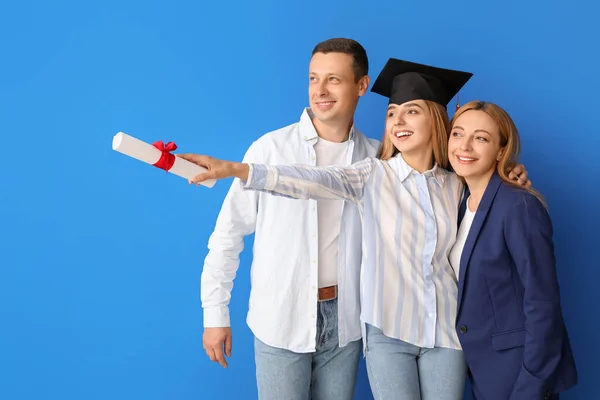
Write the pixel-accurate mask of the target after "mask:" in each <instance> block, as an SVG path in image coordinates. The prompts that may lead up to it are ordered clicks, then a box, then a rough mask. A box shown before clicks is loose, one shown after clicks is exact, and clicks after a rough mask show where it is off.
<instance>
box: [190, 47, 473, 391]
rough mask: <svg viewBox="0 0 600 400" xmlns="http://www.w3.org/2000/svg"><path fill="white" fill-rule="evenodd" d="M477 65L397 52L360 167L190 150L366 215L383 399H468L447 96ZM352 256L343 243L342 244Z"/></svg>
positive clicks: (381, 86) (375, 364) (254, 182)
mask: <svg viewBox="0 0 600 400" xmlns="http://www.w3.org/2000/svg"><path fill="white" fill-rule="evenodd" d="M470 77H471V74H469V73H463V72H458V71H450V70H445V69H440V68H434V67H429V66H424V65H421V64H414V63H409V62H405V61H400V60H395V59H391V60H390V61H388V64H387V65H386V67H385V68H384V69H383V71H382V72H381V74H380V75H379V77H378V79H377V81H376V82H375V84H374V85H373V89H372V90H373V91H375V92H377V93H380V94H382V95H384V96H386V97H389V107H388V110H387V116H386V126H385V134H384V137H383V141H382V147H381V150H380V152H379V154H378V157H376V158H368V159H366V160H364V161H361V162H358V163H355V164H353V165H351V166H349V167H335V166H331V167H310V166H300V165H297V166H266V165H256V164H252V165H248V164H241V163H230V162H226V161H221V160H216V159H213V158H210V157H205V156H197V155H180V157H183V158H185V159H187V160H189V161H193V162H196V163H198V164H199V165H202V166H204V167H206V168H208V169H209V172H207V173H205V174H202V175H199V176H198V177H197V178H195V179H194V180H193V181H194V182H200V181H202V180H205V179H220V178H226V177H230V176H235V177H237V178H239V179H241V180H242V181H243V185H244V187H246V188H248V189H253V190H263V191H267V192H271V193H276V194H278V195H284V196H288V197H292V198H298V199H307V198H312V199H344V200H346V201H349V202H352V203H354V204H356V205H357V206H358V207H359V210H360V212H361V215H362V219H363V225H362V238H363V245H362V247H363V248H362V250H363V251H362V266H361V268H362V270H361V320H362V322H363V329H364V332H363V333H364V335H363V338H364V347H365V354H366V359H367V370H368V375H369V381H370V384H371V388H372V391H373V394H374V396H375V398H376V399H392V398H401V399H406V400H411V399H424V400H428V399H432V400H446V399H448V400H458V399H462V395H463V391H464V382H465V378H466V363H465V359H464V356H463V353H462V350H461V346H460V342H459V340H458V336H457V332H456V329H455V320H456V306H457V296H458V285H457V279H456V276H455V274H454V271H453V270H452V267H451V265H450V263H449V261H448V253H449V252H450V250H451V248H452V245H453V244H454V241H455V239H456V232H457V218H458V206H459V202H460V199H461V195H462V193H463V189H464V186H463V184H462V182H461V180H460V179H459V178H458V177H457V176H456V175H455V174H453V173H451V172H449V171H448V170H447V169H446V167H447V166H448V154H447V144H448V131H447V127H448V125H449V121H448V115H447V112H446V105H447V104H448V102H449V101H450V100H451V99H452V97H454V95H455V94H456V92H457V91H458V90H459V89H460V88H461V87H462V86H463V85H464V84H465V83H466V82H467V80H468V79H469V78H470ZM340 254H342V252H340Z"/></svg>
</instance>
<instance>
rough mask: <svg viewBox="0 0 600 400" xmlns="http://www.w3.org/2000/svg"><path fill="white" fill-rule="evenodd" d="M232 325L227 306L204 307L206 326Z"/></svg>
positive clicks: (221, 326) (222, 326) (223, 326)
mask: <svg viewBox="0 0 600 400" xmlns="http://www.w3.org/2000/svg"><path fill="white" fill-rule="evenodd" d="M229 326H231V323H230V320H229V308H228V307H227V306H216V307H206V308H205V309H204V327H205V328H227V327H229Z"/></svg>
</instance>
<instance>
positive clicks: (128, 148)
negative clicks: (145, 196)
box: [112, 132, 216, 187]
mask: <svg viewBox="0 0 600 400" xmlns="http://www.w3.org/2000/svg"><path fill="white" fill-rule="evenodd" d="M112 148H113V150H115V151H118V152H119V153H122V154H125V155H126V156H129V157H132V158H135V159H137V160H140V161H143V162H145V163H147V164H150V165H154V164H156V162H157V161H158V160H159V159H160V156H161V155H162V152H161V151H160V150H159V149H157V148H156V147H154V146H153V145H151V144H148V143H146V142H144V141H141V140H139V139H136V138H134V137H133V136H129V135H128V134H126V133H123V132H119V133H117V134H116V135H115V136H114V137H113V142H112ZM206 171H208V170H207V169H206V168H203V167H201V166H199V165H197V164H194V163H192V162H189V161H188V160H184V159H183V158H181V157H175V163H174V164H173V166H172V167H171V169H170V170H169V172H170V173H172V174H174V175H177V176H180V177H182V178H185V179H188V180H190V179H192V178H193V177H195V176H196V175H199V174H201V173H203V172H206ZM215 183H216V180H215V179H211V180H207V181H204V182H200V184H201V185H204V186H207V187H213V186H214V185H215Z"/></svg>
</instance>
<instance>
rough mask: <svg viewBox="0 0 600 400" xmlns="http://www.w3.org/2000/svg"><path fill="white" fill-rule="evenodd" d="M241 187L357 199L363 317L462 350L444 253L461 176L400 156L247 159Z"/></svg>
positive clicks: (419, 340) (410, 338) (415, 340)
mask: <svg viewBox="0 0 600 400" xmlns="http://www.w3.org/2000/svg"><path fill="white" fill-rule="evenodd" d="M243 185H244V187H245V188H246V189H254V190H262V191H267V192H273V193H277V194H279V195H283V196H287V197H293V198H298V199H308V198H311V199H338V198H342V199H344V200H346V201H349V202H352V203H355V204H357V206H358V208H359V210H360V214H361V218H362V236H363V241H362V261H361V264H362V265H361V321H362V322H363V327H364V324H365V323H366V324H370V325H373V326H375V327H377V328H379V329H381V330H382V331H383V333H384V334H385V335H386V336H388V337H391V338H396V339H400V340H403V341H406V342H408V343H411V344H414V345H415V346H419V347H425V348H432V347H446V348H452V349H460V348H461V346H460V343H459V341H458V337H457V333H456V330H455V326H454V324H455V319H456V305H457V292H458V289H457V280H456V276H455V274H454V272H453V270H452V267H451V266H450V263H449V260H448V255H449V253H450V250H451V249H452V246H453V244H454V242H455V240H456V231H457V217H458V202H459V200H460V196H461V194H462V191H463V185H462V183H461V181H460V180H459V179H458V177H457V176H456V175H455V174H453V173H451V172H448V171H446V170H444V169H442V168H438V167H437V166H435V167H434V168H433V169H431V170H429V171H426V172H425V173H423V174H420V173H418V172H417V171H415V170H413V169H412V168H411V167H410V166H409V165H408V164H407V163H406V162H405V161H404V159H403V158H402V156H401V155H400V154H398V155H397V156H395V157H394V158H392V159H390V160H385V161H382V160H379V159H376V158H373V157H370V158H367V159H365V160H364V161H360V162H357V163H354V164H352V165H351V166H347V167H336V166H329V167H314V166H305V165H292V166H270V165H259V164H250V175H249V177H248V181H247V182H245V183H243Z"/></svg>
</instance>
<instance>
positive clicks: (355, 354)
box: [254, 299, 362, 400]
mask: <svg viewBox="0 0 600 400" xmlns="http://www.w3.org/2000/svg"><path fill="white" fill-rule="evenodd" d="M337 310H338V307H337V299H334V300H329V301H324V302H321V303H319V304H318V313H319V315H318V318H317V348H316V352H315V353H294V352H292V351H289V350H284V349H278V348H275V347H271V346H268V345H266V344H264V343H263V342H261V341H260V340H258V339H257V338H254V349H255V350H254V351H255V359H256V379H257V383H258V397H259V399H260V400H283V399H285V400H308V399H312V400H331V399H335V400H351V399H352V398H353V396H354V386H355V384H356V373H357V369H358V362H359V360H360V354H361V350H362V349H361V346H362V345H361V340H357V341H355V342H351V343H348V344H347V345H346V346H345V347H343V348H340V347H339V346H338V318H337Z"/></svg>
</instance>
